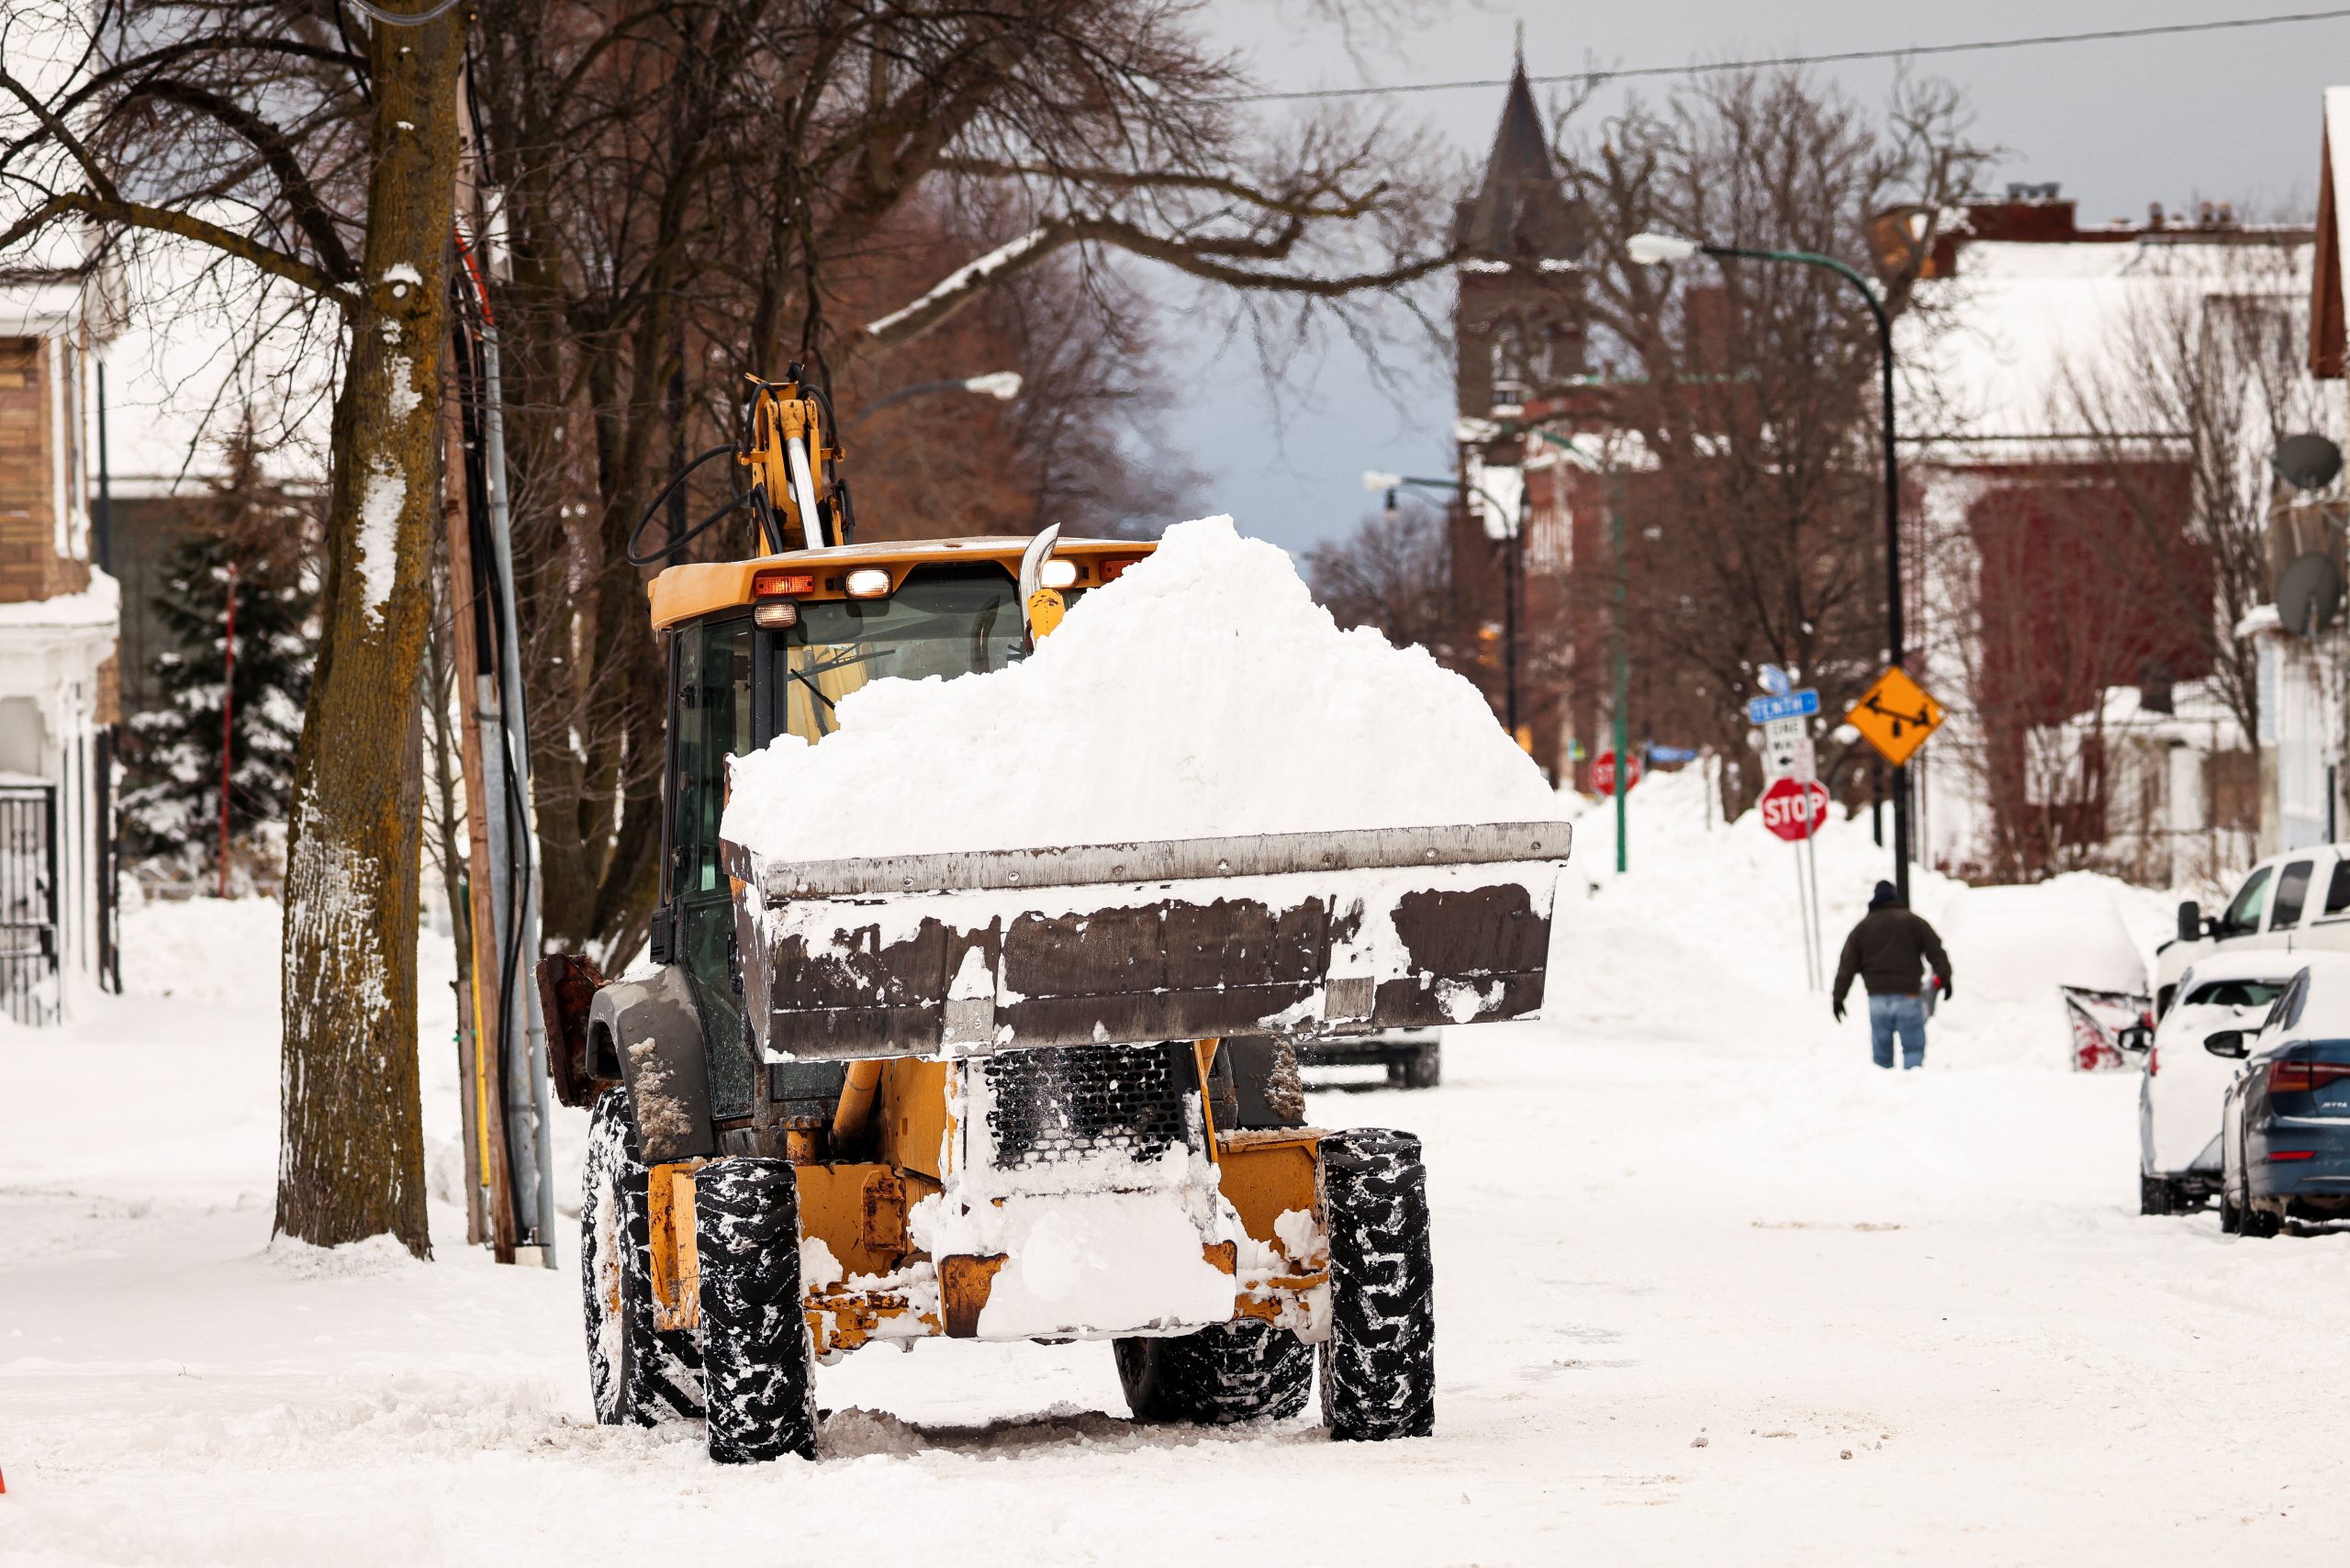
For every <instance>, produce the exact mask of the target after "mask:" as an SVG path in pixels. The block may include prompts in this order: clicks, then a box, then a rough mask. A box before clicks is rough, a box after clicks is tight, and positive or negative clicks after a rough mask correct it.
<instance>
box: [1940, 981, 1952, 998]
mask: <svg viewBox="0 0 2350 1568" xmlns="http://www.w3.org/2000/svg"><path fill="white" fill-rule="evenodd" d="M1940 984H1941V986H1942V1000H1943V1001H1944V1002H1948V1001H1949V1000H1950V981H1949V980H1947V979H1944V980H1942V981H1941V982H1940Z"/></svg>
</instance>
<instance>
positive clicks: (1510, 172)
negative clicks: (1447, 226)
mask: <svg viewBox="0 0 2350 1568" xmlns="http://www.w3.org/2000/svg"><path fill="white" fill-rule="evenodd" d="M1456 225H1457V226H1456V229H1455V238H1456V239H1457V240H1458V241H1460V244H1461V245H1462V247H1463V248H1465V249H1466V250H1467V251H1468V252H1470V253H1471V254H1472V255H1474V256H1477V257H1480V258H1483V259H1485V260H1490V261H1540V260H1546V259H1547V260H1551V261H1561V262H1563V261H1572V260H1574V259H1575V258H1576V257H1577V256H1579V255H1580V254H1581V253H1582V252H1583V225H1582V224H1581V223H1580V222H1578V221H1577V220H1576V217H1575V211H1574V207H1573V206H1572V204H1571V203H1570V202H1569V201H1568V200H1567V197H1566V193H1565V192H1564V191H1562V190H1561V188H1560V184H1559V171H1558V168H1557V166H1556V165H1555V164H1553V163H1552V162H1550V137H1549V135H1548V134H1547V133H1546V132H1545V131H1544V129H1543V128H1542V111H1541V110H1540V109H1539V108H1537V107H1536V106H1535V104H1534V89H1533V87H1532V86H1531V85H1530V84H1528V83H1527V79H1526V52H1525V36H1524V33H1523V31H1522V30H1521V32H1520V34H1519V39H1518V54H1517V59H1516V64H1515V65H1514V67H1513V68H1512V70H1511V72H1510V77H1509V95H1508V96H1507V97H1505V99H1503V101H1502V120H1501V125H1500V127H1499V128H1498V129H1496V130H1495V131H1494V150H1493V152H1492V153H1491V155H1489V156H1488V157H1487V158H1486V160H1485V178H1484V181H1483V184H1482V185H1480V186H1479V187H1478V191H1477V194H1476V195H1475V196H1472V197H1471V198H1470V199H1469V200H1467V201H1465V202H1462V203H1461V204H1460V209H1459V212H1458V216H1457V219H1456Z"/></svg>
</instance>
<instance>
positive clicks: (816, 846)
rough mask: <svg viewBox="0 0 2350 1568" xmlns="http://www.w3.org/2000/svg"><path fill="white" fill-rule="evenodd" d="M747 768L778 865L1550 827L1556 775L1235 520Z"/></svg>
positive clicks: (1172, 541) (738, 826)
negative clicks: (1050, 624)
mask: <svg viewBox="0 0 2350 1568" xmlns="http://www.w3.org/2000/svg"><path fill="white" fill-rule="evenodd" d="M837 717H838V719H839V722H840V728H839V730H838V731H837V732H836V733H835V734H832V735H829V736H827V737H826V739H825V741H824V744H823V745H821V746H811V745H808V744H807V743H806V742H804V741H802V740H800V738H798V737H796V736H789V735H786V736H780V737H778V739H777V740H776V741H775V742H774V743H773V744H772V745H768V746H767V747H766V748H765V749H764V750H761V751H759V752H756V753H755V754H753V755H751V756H742V757H737V758H736V759H735V760H734V764H733V789H732V790H731V793H730V796H729V799H728V802H727V807H726V815H725V821H724V824H723V828H722V833H723V835H724V837H725V838H726V839H728V840H729V841H730V842H732V843H734V844H738V845H741V846H744V848H746V849H749V850H751V851H753V852H754V853H755V854H757V855H759V856H761V857H766V858H767V859H771V860H786V861H811V860H828V859H838V858H848V857H857V856H867V855H897V854H919V853H930V852H938V851H946V850H963V849H1019V848H1028V847H1032V846H1045V845H1051V846H1059V845H1078V844H1110V843H1120V842H1125V841H1127V840H1134V839H1159V838H1205V837H1216V836H1221V835H1225V834H1262V833H1305V832H1319V831H1324V830H1329V829H1340V828H1382V827H1423V826H1439V825H1451V824H1458V823H1499V822H1539V821H1550V820H1553V819H1556V818H1557V817H1558V816H1559V815H1560V810H1559V803H1558V799H1557V797H1556V796H1555V795H1554V794H1553V793H1552V792H1551V790H1550V786H1549V785H1548V784H1547V783H1546V782H1545V781H1544V779H1543V778H1542V775H1541V772H1540V770H1539V769H1538V768H1537V767H1535V766H1534V764H1533V762H1532V761H1531V760H1530V759H1529V758H1527V756H1526V754H1525V753H1523V752H1522V751H1520V750H1519V749H1518V748H1517V747H1516V745H1513V744H1512V743H1511V741H1510V739H1509V737H1508V736H1507V735H1506V734H1504V733H1503V732H1502V730H1501V728H1500V726H1499V725H1497V724H1495V723H1494V717H1493V713H1492V711H1491V710H1490V709H1489V708H1488V707H1487V706H1486V704H1485V701H1484V700H1483V698H1482V697H1481V696H1480V695H1479V694H1478V692H1477V690H1476V689H1475V688H1474V687H1472V686H1471V685H1470V684H1469V682H1468V681H1466V680H1464V679H1462V678H1460V676H1458V675H1456V674H1454V673H1453V672H1451V671H1449V670H1447V669H1445V668H1443V667H1442V666H1439V665H1438V663H1437V662H1436V660H1435V659H1434V658H1432V657H1430V656H1429V655H1428V654H1427V651H1426V650H1424V649H1421V648H1417V647H1414V648H1403V649H1398V648H1395V647H1393V646H1391V645H1390V644H1388V643H1387V641H1386V640H1385V639H1384V638H1382V636H1381V635H1380V634H1379V633H1377V632H1375V631H1371V630H1370V629H1368V628H1359V629H1357V630H1354V631H1351V632H1342V631H1340V630H1339V629H1338V627H1337V623H1336V622H1333V621H1332V620H1331V619H1330V616H1329V613H1328V611H1326V610H1323V609H1322V608H1321V607H1320V606H1319V605H1317V604H1315V602H1314V599H1313V596H1312V595H1311V593H1309V592H1308V591H1307V588H1306V587H1305V585H1304V583H1303V582H1301V581H1300V580H1299V578H1298V576H1297V573H1296V570H1295V569H1294V567H1293V566H1292V564H1291V561H1290V558H1289V556H1288V555H1287V554H1284V553H1283V552H1282V551H1281V550H1280V549H1279V548H1277V547H1275V546H1274V545H1271V544H1268V543H1263V542H1262V541H1260V540H1253V539H1245V538H1242V537H1241V536H1240V535H1239V533H1237V532H1236V531H1235V530H1234V528H1233V525H1232V520H1231V519H1230V518H1228V517H1212V518H1204V519H1202V520H1200V521H1196V522H1186V523H1179V524H1177V525H1176V526H1174V527H1172V528H1170V529H1169V530H1168V531H1167V535H1166V538H1165V540H1164V541H1163V542H1162V543H1161V544H1160V545H1159V548H1158V552H1157V553H1156V554H1152V555H1150V556H1149V557H1147V558H1146V559H1145V560H1143V561H1142V562H1141V563H1140V564H1138V565H1136V566H1133V567H1130V568H1129V569H1128V570H1127V571H1126V572H1125V574H1124V575H1123V576H1121V577H1119V578H1118V579H1117V580H1116V581H1114V582H1112V583H1110V584H1108V585H1106V586H1104V587H1102V588H1095V589H1092V590H1091V591H1090V592H1088V593H1086V594H1085V595H1083V596H1082V597H1081V598H1080V599H1079V600H1078V602H1077V603H1076V604H1074V605H1073V606H1071V607H1070V610H1069V618H1068V620H1066V621H1065V622H1062V623H1061V625H1060V627H1059V628H1058V629H1057V631H1055V632H1054V633H1053V634H1052V635H1051V636H1050V637H1047V638H1046V639H1044V640H1043V641H1042V642H1041V643H1040V644H1038V646H1037V649H1036V651H1035V654H1034V655H1031V656H1030V657H1029V658H1027V659H1026V660H1024V662H1022V663H1020V664H1016V665H1013V666H1010V667H1009V668H1006V669H1002V670H998V671H995V672H993V673H990V674H986V675H972V676H964V677H961V678H957V679H956V680H953V681H951V682H949V681H942V680H940V679H938V678H927V679H923V680H900V679H882V680H876V681H874V682H872V683H871V684H870V685H868V686H866V687H864V688H862V689H859V690H857V691H856V692H854V693H852V694H851V695H850V696H848V697H846V698H845V699H844V700H842V701H841V704H840V708H839V712H838V714H837Z"/></svg>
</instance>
